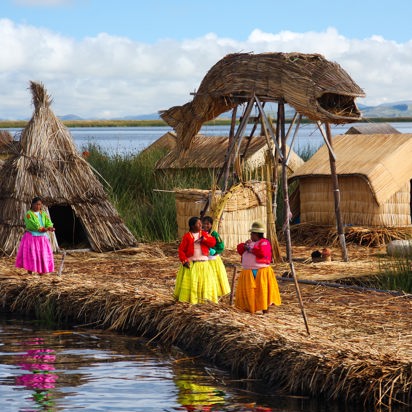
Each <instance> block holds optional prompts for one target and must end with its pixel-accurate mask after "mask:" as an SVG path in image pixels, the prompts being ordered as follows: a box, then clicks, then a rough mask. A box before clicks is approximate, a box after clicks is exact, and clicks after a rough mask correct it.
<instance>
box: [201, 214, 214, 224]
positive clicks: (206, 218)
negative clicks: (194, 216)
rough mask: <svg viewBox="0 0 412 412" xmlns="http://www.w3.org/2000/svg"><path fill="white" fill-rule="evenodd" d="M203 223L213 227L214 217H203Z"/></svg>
mask: <svg viewBox="0 0 412 412" xmlns="http://www.w3.org/2000/svg"><path fill="white" fill-rule="evenodd" d="M202 222H209V223H210V224H211V225H213V217H212V216H203V217H202Z"/></svg>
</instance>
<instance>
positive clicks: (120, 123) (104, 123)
mask: <svg viewBox="0 0 412 412" xmlns="http://www.w3.org/2000/svg"><path fill="white" fill-rule="evenodd" d="M290 121H291V119H286V122H287V123H290ZM62 122H63V124H64V125H65V126H67V127H167V126H168V125H167V123H166V122H164V121H163V120H62ZM404 122H405V123H406V122H412V117H372V118H367V119H363V120H360V121H357V122H356V123H404ZM27 123H28V121H25V120H0V129H14V128H23V127H25V126H26V125H27ZM230 123H231V120H230V119H215V120H213V121H210V122H207V123H205V124H206V125H215V126H226V125H227V126H229V125H230ZM302 123H312V121H311V120H309V119H303V120H302ZM348 124H349V123H348Z"/></svg>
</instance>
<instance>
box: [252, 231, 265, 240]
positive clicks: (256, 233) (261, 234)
mask: <svg viewBox="0 0 412 412" xmlns="http://www.w3.org/2000/svg"><path fill="white" fill-rule="evenodd" d="M252 233H254V234H255V235H258V237H259V239H263V238H264V237H265V234H264V233H258V232H252Z"/></svg>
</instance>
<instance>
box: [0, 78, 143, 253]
mask: <svg viewBox="0 0 412 412" xmlns="http://www.w3.org/2000/svg"><path fill="white" fill-rule="evenodd" d="M30 87H31V91H32V94H33V104H34V114H33V117H32V118H31V120H30V121H29V122H28V124H27V126H26V127H25V128H24V130H23V131H22V134H21V138H20V143H21V149H20V152H19V153H18V154H16V155H14V156H12V157H10V158H9V159H7V160H6V161H5V163H4V164H3V167H2V170H1V177H2V178H1V180H0V253H2V254H13V253H14V252H15V251H16V247H17V245H18V242H19V240H20V237H21V234H22V233H23V227H24V226H23V216H24V213H25V212H26V211H27V209H28V208H29V206H30V201H31V199H32V198H33V197H34V196H41V197H42V198H43V199H44V203H45V204H46V205H47V206H48V207H49V210H50V207H52V206H55V205H59V206H68V207H70V208H71V210H72V213H73V214H74V215H75V216H76V217H77V218H78V219H79V221H80V223H81V225H82V227H83V229H84V232H85V234H86V236H87V240H88V242H89V243H90V247H91V248H92V249H93V250H95V251H103V250H113V249H120V248H123V247H126V246H131V245H134V244H135V243H136V240H135V238H134V237H133V235H132V234H131V232H130V231H129V230H128V229H127V227H126V226H125V225H124V224H123V221H122V220H121V218H120V217H119V215H118V213H117V211H116V210H115V208H114V207H113V206H112V204H111V203H110V202H109V200H108V198H107V196H106V193H105V191H104V188H103V186H102V184H101V183H100V182H99V180H98V179H97V177H96V176H95V175H94V173H93V171H92V169H91V167H90V165H89V164H88V163H87V162H86V160H84V159H83V158H82V157H80V156H79V155H78V153H77V150H76V147H75V145H74V142H73V139H72V137H71V134H70V131H69V130H68V129H67V128H66V127H65V126H64V125H63V123H62V122H61V121H60V120H59V119H58V118H57V117H56V116H55V115H54V113H53V112H52V110H51V108H50V104H51V99H50V97H49V96H48V95H47V93H46V91H45V89H44V87H43V85H41V84H38V83H34V82H31V83H30ZM5 176H6V178H4V177H5ZM54 223H56V222H54Z"/></svg>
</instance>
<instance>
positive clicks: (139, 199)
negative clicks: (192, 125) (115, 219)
mask: <svg viewBox="0 0 412 412" xmlns="http://www.w3.org/2000/svg"><path fill="white" fill-rule="evenodd" d="M87 151H88V152H89V156H88V161H89V163H90V164H91V166H92V167H93V168H94V169H95V170H96V171H97V172H98V173H99V175H100V179H101V181H102V183H103V184H104V185H105V187H106V190H107V193H108V194H109V197H110V199H111V201H112V202H113V204H114V205H115V207H116V209H117V210H118V212H119V214H120V215H121V216H122V218H123V220H124V222H125V224H126V225H127V227H128V228H129V229H130V230H131V231H132V232H133V234H134V235H135V237H136V238H137V239H138V240H139V241H142V242H149V241H156V240H161V241H174V240H176V238H177V223H176V205H175V194H174V192H173V190H174V189H177V188H179V189H182V188H199V189H207V188H210V187H211V185H212V183H213V178H214V177H213V175H211V174H209V173H205V172H204V171H202V170H190V171H186V172H176V173H174V174H169V173H168V174H165V173H162V172H160V171H156V169H155V165H156V162H157V161H158V160H159V159H160V158H162V157H163V156H164V155H165V151H163V150H150V151H149V150H148V151H142V152H140V153H138V154H137V155H133V154H130V155H122V156H121V155H110V154H108V153H105V152H103V151H102V150H101V149H100V148H99V147H98V146H96V145H89V146H88V148H87ZM199 212H200V210H199Z"/></svg>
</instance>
